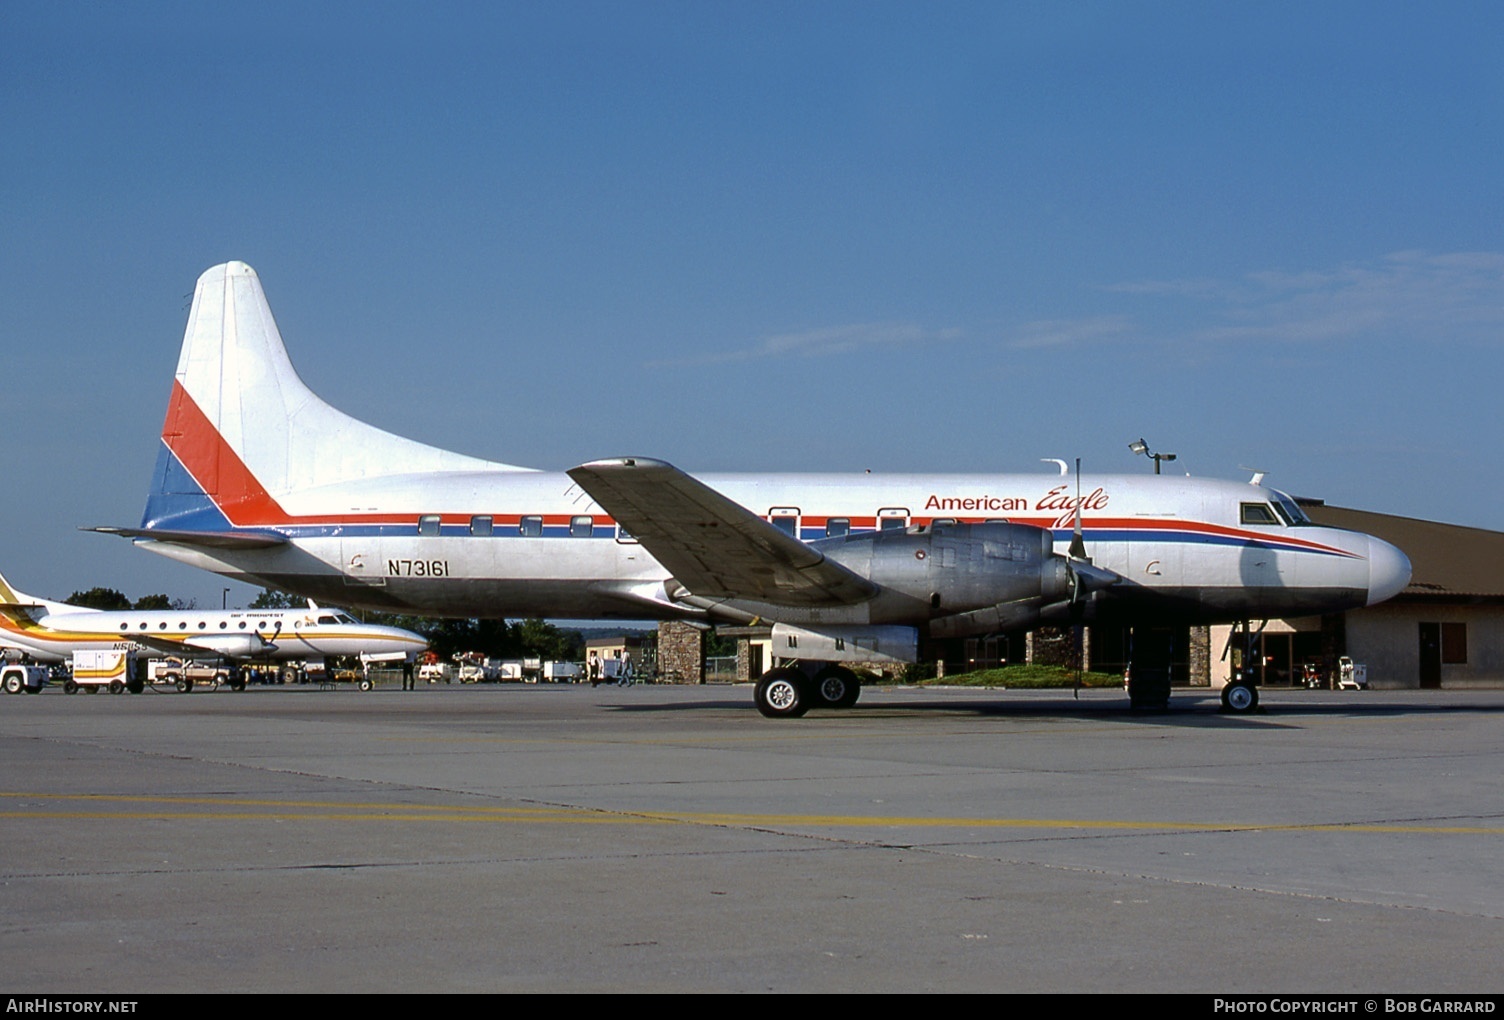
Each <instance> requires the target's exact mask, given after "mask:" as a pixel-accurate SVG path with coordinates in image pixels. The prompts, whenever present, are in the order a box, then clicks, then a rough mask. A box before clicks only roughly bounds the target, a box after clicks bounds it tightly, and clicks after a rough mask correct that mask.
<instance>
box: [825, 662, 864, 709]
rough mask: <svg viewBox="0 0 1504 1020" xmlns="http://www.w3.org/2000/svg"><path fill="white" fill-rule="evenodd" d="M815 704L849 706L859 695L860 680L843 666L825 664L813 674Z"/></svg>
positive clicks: (830, 706)
mask: <svg viewBox="0 0 1504 1020" xmlns="http://www.w3.org/2000/svg"><path fill="white" fill-rule="evenodd" d="M814 694H815V704H817V705H822V706H824V707H826V708H850V707H851V706H852V705H855V704H856V699H857V698H859V697H861V694H862V682H861V681H860V680H858V679H857V675H856V674H855V673H853V672H852V671H851V670H849V669H847V668H846V667H844V666H826V667H825V668H824V669H822V670H820V672H818V673H816V674H815V689H814Z"/></svg>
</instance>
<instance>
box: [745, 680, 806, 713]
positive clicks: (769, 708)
mask: <svg viewBox="0 0 1504 1020" xmlns="http://www.w3.org/2000/svg"><path fill="white" fill-rule="evenodd" d="M752 700H753V701H755V702H756V703H757V710H758V711H759V712H761V713H762V714H763V715H765V716H767V717H768V718H769V719H796V718H798V717H799V716H801V715H803V714H804V713H805V712H808V711H809V703H810V692H809V686H808V681H806V680H805V679H804V677H803V675H802V674H800V673H799V672H798V671H797V670H793V669H775V670H772V671H770V672H767V673H764V674H763V676H762V679H761V680H759V681H757V689H756V690H755V691H754V692H753V694H752Z"/></svg>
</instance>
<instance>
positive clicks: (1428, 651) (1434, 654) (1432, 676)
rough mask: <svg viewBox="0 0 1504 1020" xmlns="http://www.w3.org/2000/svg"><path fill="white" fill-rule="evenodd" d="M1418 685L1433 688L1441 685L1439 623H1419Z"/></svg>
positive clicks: (1423, 687)
mask: <svg viewBox="0 0 1504 1020" xmlns="http://www.w3.org/2000/svg"><path fill="white" fill-rule="evenodd" d="M1420 685H1421V688H1422V689H1431V690H1434V689H1436V688H1438V687H1440V686H1441V624H1439V623H1423V624H1421V625H1420Z"/></svg>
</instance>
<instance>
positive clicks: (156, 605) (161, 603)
mask: <svg viewBox="0 0 1504 1020" xmlns="http://www.w3.org/2000/svg"><path fill="white" fill-rule="evenodd" d="M131 608H132V609H175V608H177V607H176V606H174V605H173V602H172V599H170V598H168V597H167V596H166V595H143V596H141V597H140V598H139V599H137V600H136V604H135V605H134V606H131Z"/></svg>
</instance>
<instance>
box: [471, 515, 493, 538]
mask: <svg viewBox="0 0 1504 1020" xmlns="http://www.w3.org/2000/svg"><path fill="white" fill-rule="evenodd" d="M494 523H495V518H493V517H491V516H490V515H488V514H480V515H479V516H476V517H472V518H470V534H472V535H474V536H475V537H476V538H490V537H491V527H492V525H493V524H494Z"/></svg>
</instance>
